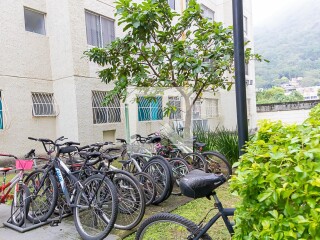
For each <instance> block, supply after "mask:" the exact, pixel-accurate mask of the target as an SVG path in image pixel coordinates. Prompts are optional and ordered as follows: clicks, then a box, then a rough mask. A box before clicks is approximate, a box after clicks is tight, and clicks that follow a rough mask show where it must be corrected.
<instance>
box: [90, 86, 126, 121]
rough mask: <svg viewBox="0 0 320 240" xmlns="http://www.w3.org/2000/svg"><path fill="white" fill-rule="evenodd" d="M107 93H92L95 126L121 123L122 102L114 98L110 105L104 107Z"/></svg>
mask: <svg viewBox="0 0 320 240" xmlns="http://www.w3.org/2000/svg"><path fill="white" fill-rule="evenodd" d="M106 95H107V92H104V91H92V111H93V124H101V123H116V122H121V111H120V100H119V98H118V97H116V98H114V99H113V100H112V101H111V102H110V103H109V104H107V105H104V104H103V102H104V99H105V97H106Z"/></svg>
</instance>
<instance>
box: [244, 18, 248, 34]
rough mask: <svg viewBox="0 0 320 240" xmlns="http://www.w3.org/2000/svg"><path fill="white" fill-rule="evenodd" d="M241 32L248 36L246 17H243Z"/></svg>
mask: <svg viewBox="0 0 320 240" xmlns="http://www.w3.org/2000/svg"><path fill="white" fill-rule="evenodd" d="M243 32H244V34H245V35H248V18H247V17H246V16H243Z"/></svg>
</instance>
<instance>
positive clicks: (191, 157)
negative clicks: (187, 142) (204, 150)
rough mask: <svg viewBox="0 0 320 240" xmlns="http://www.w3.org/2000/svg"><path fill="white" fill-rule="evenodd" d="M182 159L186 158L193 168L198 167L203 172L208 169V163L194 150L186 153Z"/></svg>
mask: <svg viewBox="0 0 320 240" xmlns="http://www.w3.org/2000/svg"><path fill="white" fill-rule="evenodd" d="M184 160H186V161H187V162H188V163H189V164H190V165H192V167H193V168H194V169H199V170H202V171H204V172H207V171H208V163H207V162H206V160H205V159H204V157H203V156H202V155H201V154H199V153H196V152H193V153H188V154H187V155H186V156H185V157H184Z"/></svg>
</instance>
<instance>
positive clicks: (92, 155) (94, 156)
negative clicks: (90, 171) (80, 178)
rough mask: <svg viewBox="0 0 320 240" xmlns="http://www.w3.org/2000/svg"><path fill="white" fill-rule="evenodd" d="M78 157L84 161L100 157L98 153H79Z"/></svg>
mask: <svg viewBox="0 0 320 240" xmlns="http://www.w3.org/2000/svg"><path fill="white" fill-rule="evenodd" d="M79 155H80V156H81V157H83V158H85V159H91V158H96V157H100V155H101V153H100V152H79Z"/></svg>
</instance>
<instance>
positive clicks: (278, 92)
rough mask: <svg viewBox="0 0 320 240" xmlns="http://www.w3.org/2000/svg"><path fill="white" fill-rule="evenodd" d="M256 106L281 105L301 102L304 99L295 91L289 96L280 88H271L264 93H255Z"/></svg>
mask: <svg viewBox="0 0 320 240" xmlns="http://www.w3.org/2000/svg"><path fill="white" fill-rule="evenodd" d="M256 95H257V104H264V103H282V102H297V101H303V100H304V97H303V96H302V94H301V93H299V92H297V91H292V92H291V93H290V94H289V95H286V94H285V90H284V89H283V88H280V87H273V88H270V89H267V90H264V91H260V92H257V94H256Z"/></svg>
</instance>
